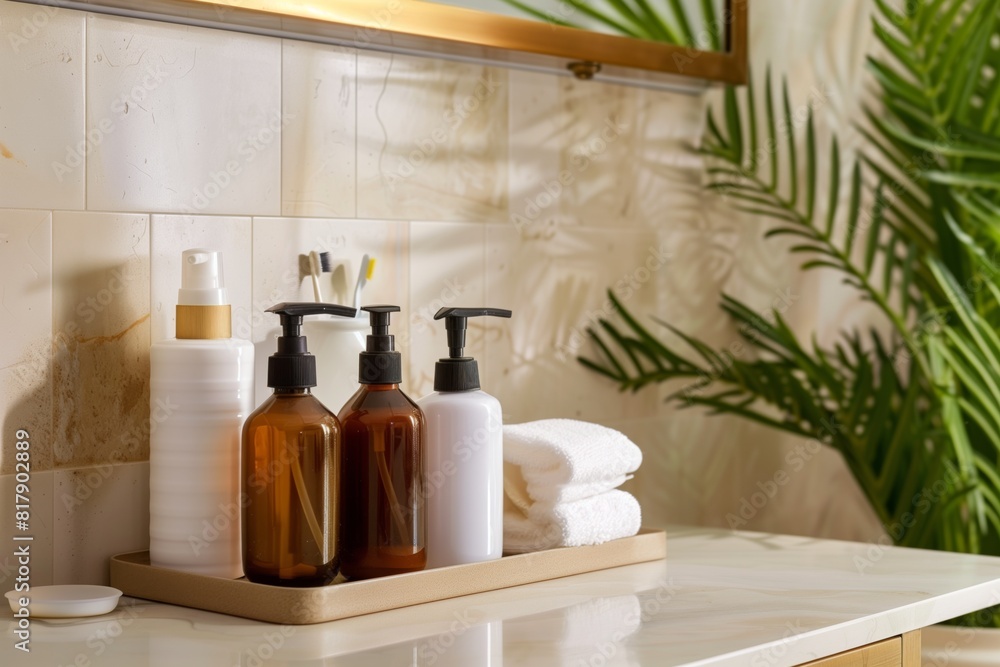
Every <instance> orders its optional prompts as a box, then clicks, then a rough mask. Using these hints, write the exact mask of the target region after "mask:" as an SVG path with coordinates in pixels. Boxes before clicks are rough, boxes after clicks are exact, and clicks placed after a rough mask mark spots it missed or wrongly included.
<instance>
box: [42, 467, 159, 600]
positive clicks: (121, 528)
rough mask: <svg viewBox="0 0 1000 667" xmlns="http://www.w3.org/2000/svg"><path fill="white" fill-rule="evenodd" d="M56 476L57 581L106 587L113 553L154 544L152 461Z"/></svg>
mask: <svg viewBox="0 0 1000 667" xmlns="http://www.w3.org/2000/svg"><path fill="white" fill-rule="evenodd" d="M53 474H54V478H55V480H54V488H53V492H54V498H53V521H52V525H53V528H54V532H55V538H54V540H53V545H52V554H53V572H52V579H53V583H56V584H99V585H107V584H108V578H109V571H108V568H109V565H108V559H109V558H111V556H114V555H116V554H120V553H127V552H130V551H142V550H144V549H148V548H149V463H148V462H142V463H127V464H122V465H110V464H102V465H98V466H94V467H89V468H76V469H73V470H56V471H55V472H54V473H53Z"/></svg>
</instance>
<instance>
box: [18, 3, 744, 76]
mask: <svg viewBox="0 0 1000 667" xmlns="http://www.w3.org/2000/svg"><path fill="white" fill-rule="evenodd" d="M19 1H21V2H30V3H33V4H40V5H48V6H56V7H66V8H70V9H81V10H84V11H92V12H99V13H105V14H115V15H120V16H131V17H135V18H146V19H152V20H158V21H168V22H172V23H182V24H187V25H197V26H204V27H211V28H222V29H227V30H237V31H240V32H249V33H254V34H261V35H270V36H274V37H287V38H291V39H301V40H307V41H314V42H322V43H328V44H339V45H343V46H352V47H356V48H365V49H375V50H380V51H390V52H396V53H406V54H414V55H431V56H437V57H443V58H451V59H457V60H465V61H473V62H482V63H488V64H493V65H501V66H509V67H517V68H521V69H533V70H542V71H555V72H560V73H567V72H569V73H571V74H573V75H575V76H577V77H578V78H582V79H591V78H593V79H597V80H605V81H610V82H615V83H625V84H632V85H641V86H647V87H653V88H667V89H674V90H684V91H697V90H702V89H704V88H705V87H707V86H708V85H710V84H711V83H713V82H717V83H730V84H742V83H745V82H746V76H747V7H746V0H725V7H724V10H723V13H722V18H723V24H722V25H721V26H719V28H720V29H721V30H722V31H723V32H724V35H723V37H724V39H723V40H722V43H723V44H724V45H725V47H726V50H725V51H702V50H699V49H694V48H689V47H684V46H677V45H673V44H664V43H660V42H651V41H645V40H639V39H633V38H630V37H621V36H617V35H608V34H604V33H599V32H589V31H581V30H576V29H573V28H565V27H561V26H556V25H550V24H546V23H543V22H539V21H533V20H528V19H521V18H514V17H509V16H503V15H500V14H491V13H487V12H481V11H476V10H472V9H463V8H459V7H453V6H449V5H439V4H435V3H432V2H421V1H420V0H379V2H377V3H376V2H372V1H371V0H81V1H65V2H64V1H62V0H19Z"/></svg>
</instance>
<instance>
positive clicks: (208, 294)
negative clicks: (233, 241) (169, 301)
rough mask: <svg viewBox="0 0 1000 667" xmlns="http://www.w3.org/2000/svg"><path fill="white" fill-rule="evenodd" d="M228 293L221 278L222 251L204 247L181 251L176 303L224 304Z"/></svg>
mask: <svg viewBox="0 0 1000 667" xmlns="http://www.w3.org/2000/svg"><path fill="white" fill-rule="evenodd" d="M228 303H229V295H228V294H227V293H226V286H225V283H224V281H223V278H222V253H221V252H219V251H217V250H208V249H206V248H191V249H190V250H185V251H184V252H183V253H181V288H180V289H179V290H177V304H178V305H181V306H224V305H226V304H228Z"/></svg>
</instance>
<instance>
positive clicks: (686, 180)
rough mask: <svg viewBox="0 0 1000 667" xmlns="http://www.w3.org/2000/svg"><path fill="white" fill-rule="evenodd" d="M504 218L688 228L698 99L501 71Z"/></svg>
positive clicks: (697, 172)
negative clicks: (506, 160) (506, 155)
mask: <svg viewBox="0 0 1000 667" xmlns="http://www.w3.org/2000/svg"><path fill="white" fill-rule="evenodd" d="M510 89H511V93H510V100H511V101H510V107H511V109H510V219H511V221H512V222H513V223H515V224H516V225H517V226H518V227H519V228H520V227H535V228H541V229H544V228H545V227H549V226H552V225H570V226H572V225H582V226H590V227H621V226H623V225H625V226H630V227H645V228H657V227H663V226H664V225H669V226H670V228H672V229H677V228H696V227H699V226H705V225H706V224H707V223H706V221H705V219H704V217H703V216H702V215H700V209H699V204H701V202H702V199H703V197H702V193H701V190H700V182H701V161H700V159H699V158H698V157H697V156H696V155H695V154H694V151H693V144H694V141H695V138H696V137H697V136H699V134H700V131H701V125H702V122H703V118H704V107H705V102H704V99H703V98H702V97H700V96H690V95H682V94H679V93H669V92H658V91H651V90H643V89H638V88H632V87H627V86H618V85H612V84H606V83H595V82H584V81H576V80H573V79H566V78H560V77H555V76H553V75H547V74H535V73H520V72H518V73H511V75H510Z"/></svg>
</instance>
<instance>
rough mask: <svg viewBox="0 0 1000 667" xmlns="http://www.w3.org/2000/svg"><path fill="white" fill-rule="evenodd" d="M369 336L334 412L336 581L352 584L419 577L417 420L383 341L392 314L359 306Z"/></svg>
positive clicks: (422, 561) (390, 347)
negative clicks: (355, 384)
mask: <svg viewBox="0 0 1000 667" xmlns="http://www.w3.org/2000/svg"><path fill="white" fill-rule="evenodd" d="M361 310H365V311H368V313H370V319H371V327H372V332H371V335H370V336H368V340H367V349H366V351H365V352H362V353H361V360H360V373H359V381H360V382H361V388H360V389H358V391H357V393H355V394H354V396H352V397H351V399H350V400H348V401H347V405H345V406H344V408H343V409H342V410H341V411H340V421H341V424H342V425H343V429H344V442H343V447H342V449H341V466H340V498H341V501H340V507H341V528H340V532H341V552H340V555H341V561H340V571H341V573H342V574H343V575H344V576H345V577H347V578H348V579H351V580H356V579H371V578H373V577H383V576H386V575H389V574H400V573H403V572H413V571H415V570H422V569H424V567H425V566H426V564H427V555H426V552H425V550H424V513H425V510H424V503H423V498H424V496H423V492H422V489H423V486H422V485H423V475H424V469H423V468H424V415H423V413H422V412H421V411H420V408H419V407H417V404H416V403H414V402H413V401H412V400H410V398H409V397H408V396H406V394H404V393H403V392H402V391H400V389H399V383H400V380H401V379H402V363H401V361H400V356H399V352H396V351H395V349H394V341H393V337H392V336H391V335H390V334H389V313H394V312H399V307H398V306H366V307H364V308H362V309H361Z"/></svg>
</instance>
